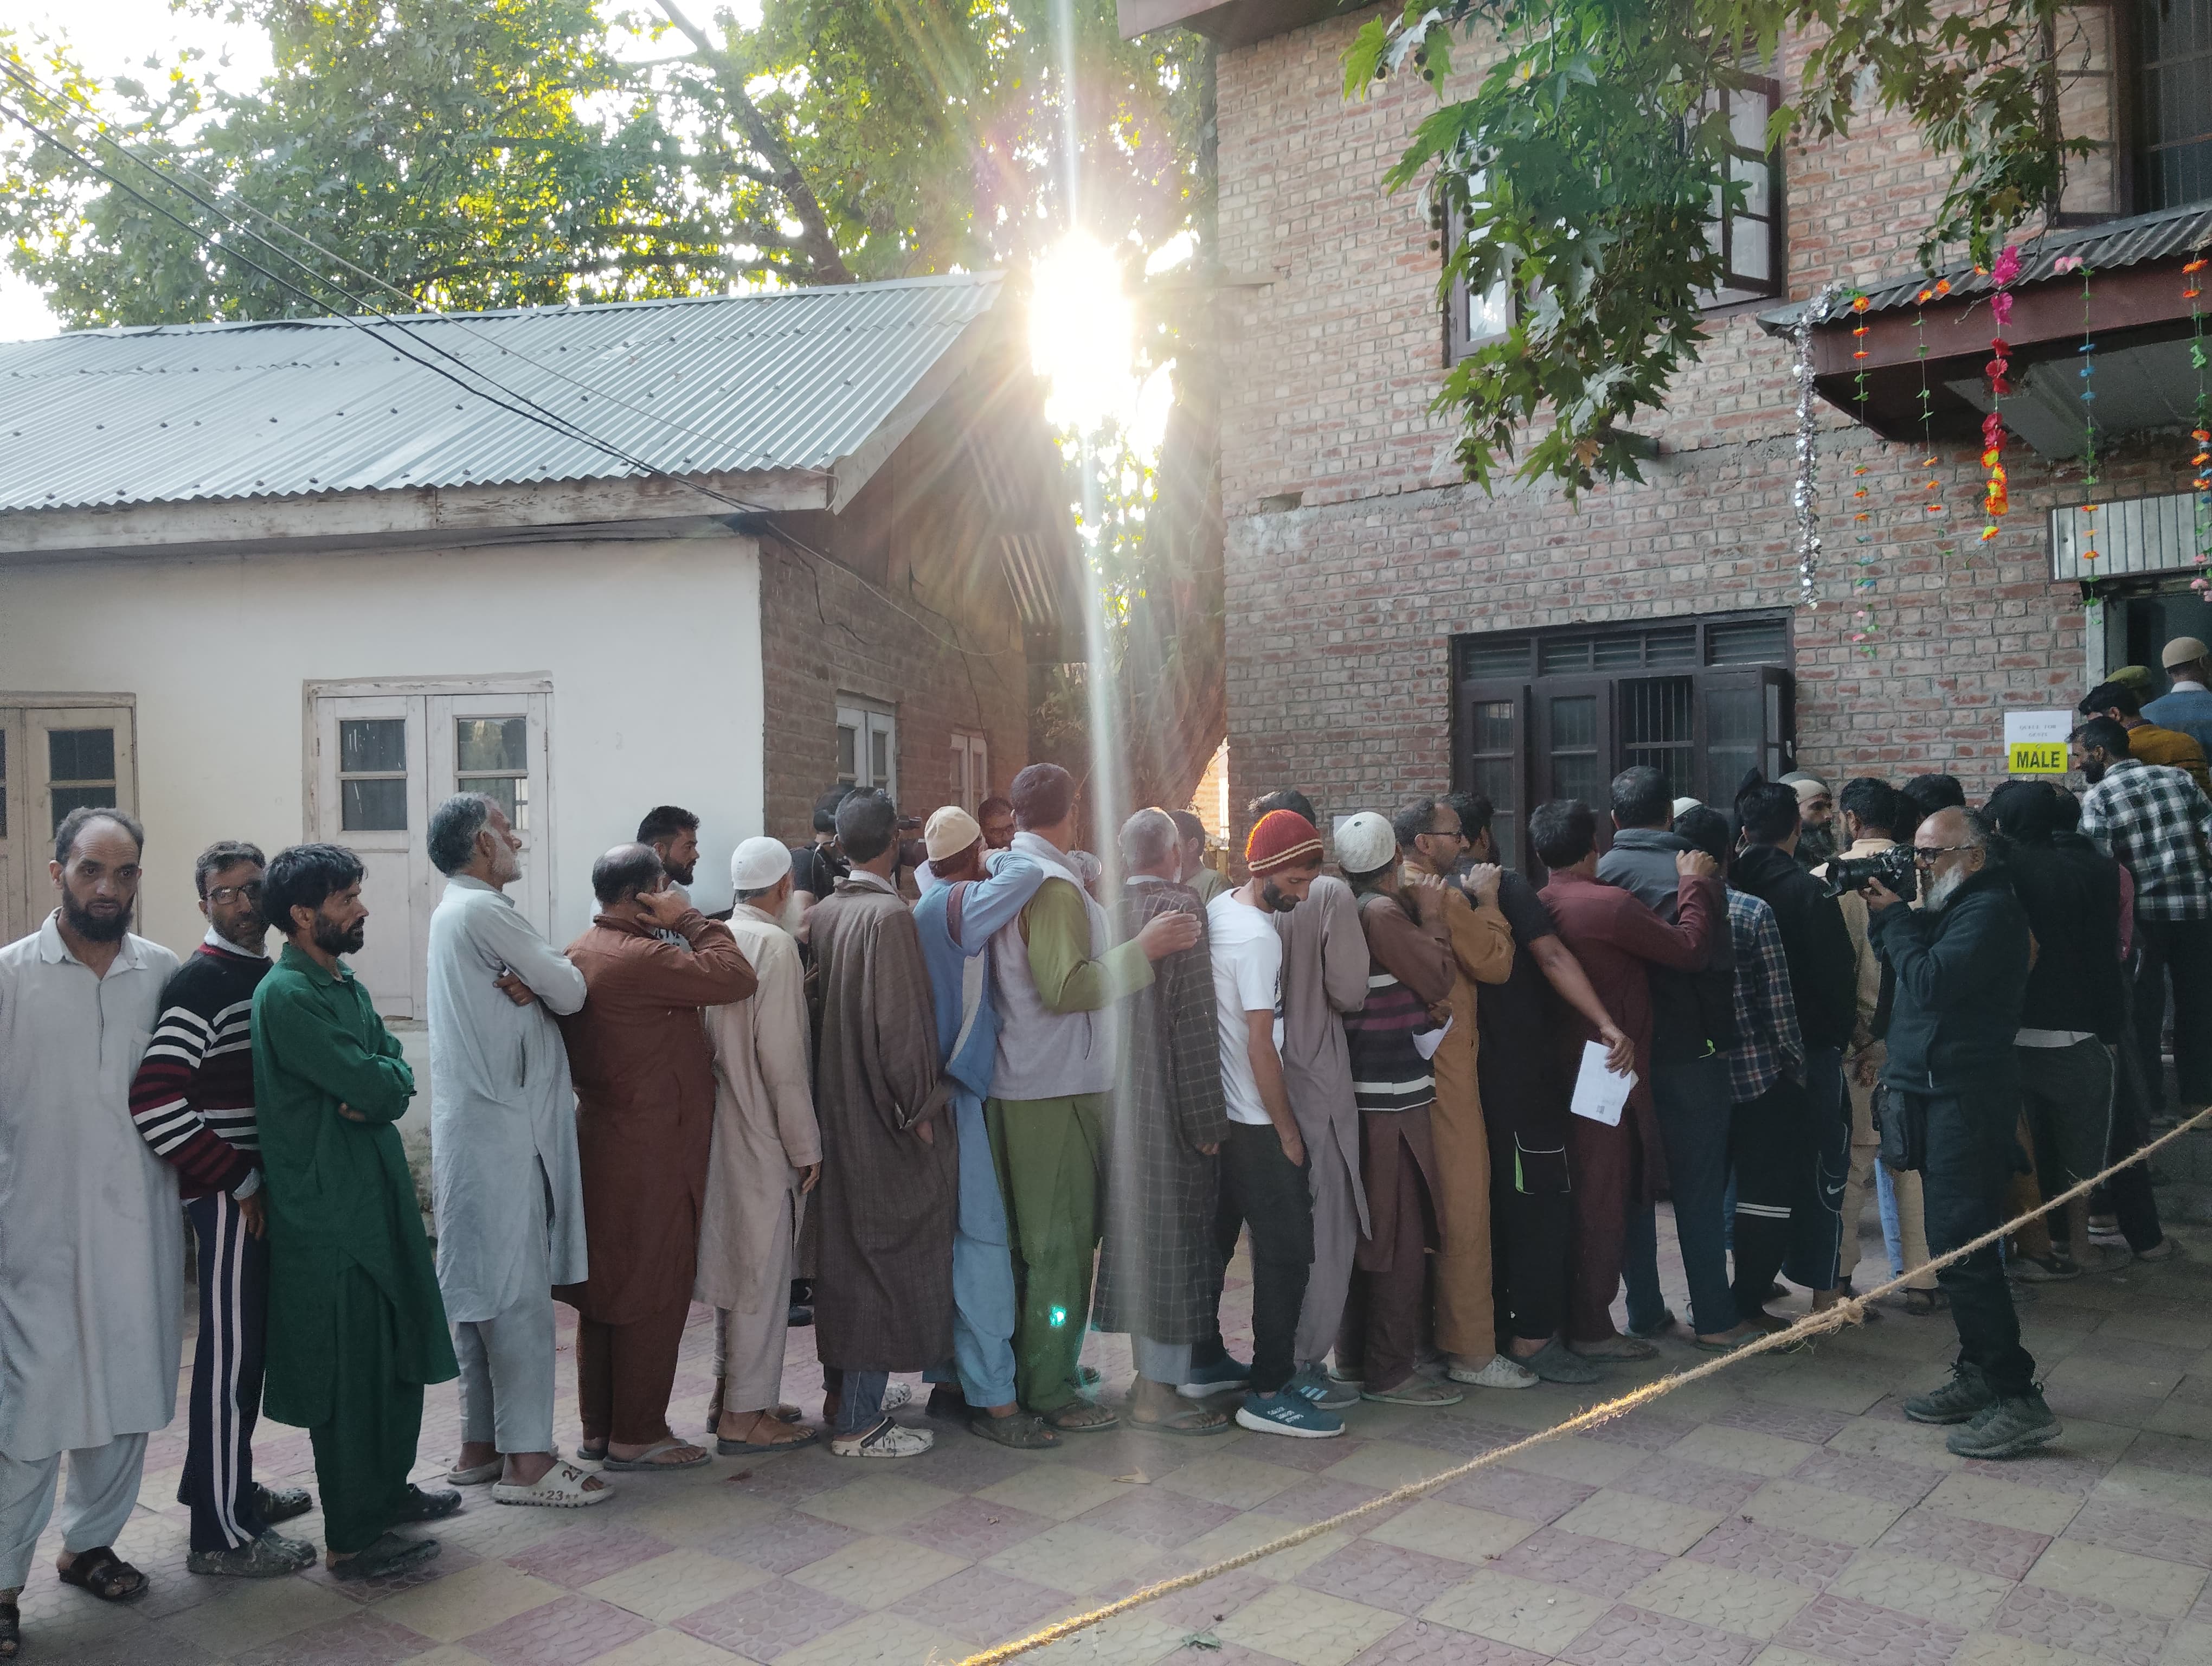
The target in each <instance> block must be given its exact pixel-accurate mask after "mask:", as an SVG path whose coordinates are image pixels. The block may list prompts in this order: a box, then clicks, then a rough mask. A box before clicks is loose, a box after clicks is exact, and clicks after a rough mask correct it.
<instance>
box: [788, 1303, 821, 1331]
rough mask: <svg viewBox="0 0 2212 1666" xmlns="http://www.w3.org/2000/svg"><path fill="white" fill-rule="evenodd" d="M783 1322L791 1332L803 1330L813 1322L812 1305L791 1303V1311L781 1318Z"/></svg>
mask: <svg viewBox="0 0 2212 1666" xmlns="http://www.w3.org/2000/svg"><path fill="white" fill-rule="evenodd" d="M783 1322H784V1325H785V1327H786V1328H787V1329H791V1330H804V1329H806V1327H807V1326H809V1325H811V1324H812V1323H813V1322H814V1304H813V1303H811V1302H793V1304H791V1310H790V1311H789V1312H787V1313H786V1314H785V1315H784V1316H783Z"/></svg>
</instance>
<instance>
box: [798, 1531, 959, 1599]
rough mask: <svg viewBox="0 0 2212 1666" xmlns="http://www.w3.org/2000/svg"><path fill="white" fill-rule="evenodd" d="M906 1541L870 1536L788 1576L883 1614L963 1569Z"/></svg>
mask: <svg viewBox="0 0 2212 1666" xmlns="http://www.w3.org/2000/svg"><path fill="white" fill-rule="evenodd" d="M967 1565H968V1564H967V1561H966V1560H965V1559H964V1558H962V1557H958V1556H948V1555H946V1554H945V1552H943V1551H941V1550H933V1549H931V1548H930V1547H928V1546H927V1545H918V1544H916V1543H915V1542H914V1541H912V1540H911V1539H893V1538H888V1537H881V1536H871V1537H869V1538H865V1539H855V1540H854V1541H853V1542H852V1543H851V1544H848V1545H845V1546H842V1547H840V1548H838V1549H836V1550H833V1551H831V1552H830V1553H829V1554H828V1555H827V1556H824V1557H823V1558H822V1559H821V1560H819V1561H815V1562H809V1563H808V1564H807V1565H806V1566H805V1567H802V1568H799V1569H795V1570H793V1572H791V1573H790V1575H789V1576H788V1577H789V1578H792V1579H793V1580H795V1581H797V1582H798V1583H799V1584H802V1585H811V1586H812V1587H813V1588H814V1589H815V1590H821V1591H827V1592H829V1594H830V1595H831V1596H836V1597H840V1598H842V1599H843V1600H844V1601H846V1602H850V1603H852V1604H853V1605H854V1607H855V1608H871V1609H872V1608H889V1607H890V1606H891V1604H893V1603H894V1602H897V1601H898V1600H899V1598H900V1597H902V1596H910V1595H912V1594H913V1593H914V1592H915V1591H918V1590H921V1589H923V1588H924V1587H925V1586H927V1585H933V1584H936V1583H937V1582H938V1581H939V1580H940V1579H947V1578H951V1576H952V1575H954V1574H956V1573H957V1572H960V1570H961V1569H962V1568H963V1567H965V1566H967Z"/></svg>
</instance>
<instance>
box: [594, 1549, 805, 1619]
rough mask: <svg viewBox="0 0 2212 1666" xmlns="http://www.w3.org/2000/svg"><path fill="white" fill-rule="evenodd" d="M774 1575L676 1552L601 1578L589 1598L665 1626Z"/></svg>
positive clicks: (698, 1553)
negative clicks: (608, 1603)
mask: <svg viewBox="0 0 2212 1666" xmlns="http://www.w3.org/2000/svg"><path fill="white" fill-rule="evenodd" d="M772 1577H773V1576H772V1575H770V1574H769V1573H767V1572H763V1570H762V1569H759V1568H757V1567H753V1566H749V1565H747V1564H746V1563H744V1562H733V1561H731V1560H729V1559H728V1558H727V1557H723V1556H709V1555H708V1554H707V1553H706V1552H704V1551H702V1550H671V1551H670V1552H669V1553H668V1554H666V1555H665V1556H656V1557H654V1558H653V1560H651V1561H649V1562H640V1563H637V1564H636V1565H635V1566H631V1567H626V1568H624V1569H623V1570H622V1571H621V1572H619V1573H611V1574H609V1575H608V1576H607V1577H606V1578H604V1579H595V1580H593V1581H592V1583H591V1584H588V1585H586V1586H585V1587H584V1588H583V1590H584V1595H585V1596H593V1597H597V1598H598V1599H599V1601H600V1602H611V1603H613V1604H614V1605H615V1606H616V1607H617V1608H628V1609H629V1611H630V1612H631V1613H632V1614H642V1615H644V1616H645V1618H647V1620H652V1621H653V1623H654V1624H656V1625H661V1626H665V1625H666V1624H668V1622H669V1621H671V1620H680V1619H682V1618H683V1617H684V1615H685V1614H691V1613H693V1612H695V1611H696V1610H697V1609H700V1608H705V1607H706V1606H707V1605H708V1603H710V1602H720V1601H722V1600H723V1599H724V1598H725V1597H729V1596H736V1595H737V1594H738V1592H739V1591H745V1590H752V1589H753V1587H754V1586H756V1585H764V1584H767V1583H768V1582H769V1579H770V1578H772Z"/></svg>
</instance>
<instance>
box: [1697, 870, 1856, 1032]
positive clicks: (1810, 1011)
mask: <svg viewBox="0 0 2212 1666" xmlns="http://www.w3.org/2000/svg"><path fill="white" fill-rule="evenodd" d="M1729 884H1730V885H1734V886H1735V888H1736V889H1737V890H1738V891H1748V892H1749V893H1750V894H1751V895H1752V896H1753V897H1758V898H1759V900H1760V901H1761V902H1763V903H1765V904H1766V906H1767V907H1769V908H1771V909H1773V910H1774V918H1775V920H1776V921H1777V922H1778V924H1779V925H1780V926H1781V927H1782V953H1783V958H1784V959H1786V960H1787V961H1788V962H1789V963H1790V990H1791V992H1792V993H1793V994H1795V995H1796V998H1797V1028H1798V1030H1799V1031H1801V1032H1802V1034H1803V1036H1804V1037H1805V1046H1806V1049H1807V1050H1808V1051H1817V1050H1819V1049H1821V1048H1835V1049H1838V1050H1841V1049H1844V1048H1846V1047H1849V1046H1850V1043H1851V1028H1852V1025H1854V1024H1855V1023H1856V1022H1857V1017H1858V971H1857V964H1858V963H1857V956H1856V955H1855V954H1854V953H1853V952H1852V951H1851V933H1850V927H1847V926H1845V925H1844V911H1843V909H1840V908H1838V907H1837V906H1836V899H1835V898H1834V897H1831V896H1829V895H1828V893H1827V887H1826V886H1825V885H1822V884H1821V883H1820V881H1819V880H1818V879H1814V877H1813V876H1812V875H1811V874H1809V873H1807V872H1806V871H1805V870H1804V869H1803V868H1802V867H1800V866H1798V865H1797V863H1796V860H1795V859H1794V858H1792V857H1791V856H1790V853H1789V852H1788V851H1786V850H1784V849H1782V848H1779V847H1778V846H1775V845H1771V844H1755V845H1752V846H1750V847H1748V848H1746V849H1743V850H1740V851H1738V852H1736V856H1735V863H1734V864H1733V865H1732V866H1731V867H1730V869H1729Z"/></svg>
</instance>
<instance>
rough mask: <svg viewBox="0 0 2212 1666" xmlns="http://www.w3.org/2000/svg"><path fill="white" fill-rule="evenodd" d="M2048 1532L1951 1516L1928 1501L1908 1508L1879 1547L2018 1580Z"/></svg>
mask: <svg viewBox="0 0 2212 1666" xmlns="http://www.w3.org/2000/svg"><path fill="white" fill-rule="evenodd" d="M2050 1543H2051V1539H2050V1536H2049V1535H2047V1534H2042V1533H2030V1532H2028V1531H2027V1530H2026V1529H2023V1528H2017V1527H2006V1526H2003V1525H2002V1524H2000V1523H1993V1522H1980V1521H1973V1520H1970V1519H1968V1518H1967V1517H1964V1516H1952V1515H1947V1514H1945V1513H1944V1512H1943V1511H1940V1510H1936V1509H1935V1508H1933V1507H1930V1506H1923V1507H1922V1508H1920V1509H1917V1510H1908V1511H1905V1514H1903V1515H1902V1516H1900V1517H1898V1518H1897V1521H1896V1523H1894V1524H1893V1526H1892V1527H1891V1528H1890V1529H1889V1531H1888V1532H1887V1533H1885V1534H1883V1535H1881V1538H1879V1539H1877V1540H1875V1548H1877V1549H1880V1550H1885V1551H1887V1552H1889V1553H1890V1554H1893V1555H1897V1556H1923V1557H1928V1558H1929V1559H1931V1560H1936V1561H1942V1562H1949V1563H1951V1564H1953V1565H1954V1566H1958V1567H1963V1568H1971V1569H1972V1570H1973V1571H1974V1572H1977V1573H1993V1574H1996V1576H1997V1577H1998V1578H2002V1579H2019V1578H2022V1577H2024V1576H2025V1575H2026V1574H2027V1571H2028V1569H2030V1568H2032V1567H2033V1566H2035V1559H2036V1558H2037V1557H2039V1556H2040V1555H2042V1554H2043V1553H2044V1551H2045V1549H2046V1548H2047V1547H2049V1546H2050Z"/></svg>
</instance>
